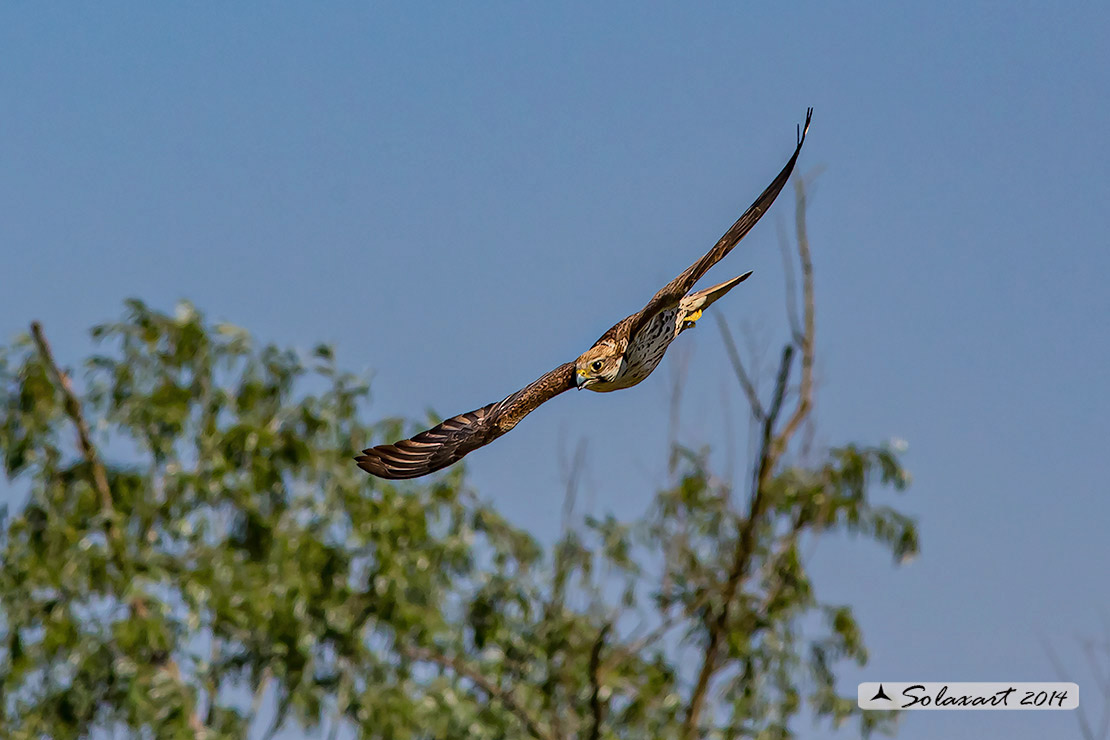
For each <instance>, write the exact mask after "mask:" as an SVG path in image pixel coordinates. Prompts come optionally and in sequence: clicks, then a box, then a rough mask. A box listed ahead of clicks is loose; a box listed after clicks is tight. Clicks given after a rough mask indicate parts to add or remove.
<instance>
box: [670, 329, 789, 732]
mask: <svg viewBox="0 0 1110 740" xmlns="http://www.w3.org/2000/svg"><path fill="white" fill-rule="evenodd" d="M793 357H794V347H793V346H792V345H789V344H788V345H786V346H785V347H784V348H783V351H782V360H781V362H780V363H779V372H778V378H777V379H776V381H775V393H774V395H773V396H772V399H771V405H770V407H769V408H768V410H767V415H766V417H765V418H764V420H763V442H762V444H761V445H760V453H759V463H758V465H757V466H756V469H755V481H754V483H753V485H752V493H751V499H750V502H749V505H748V516H747V519H746V520H745V521H744V523H743V524H742V525H741V527H740V532H739V533H738V536H737V538H736V551H735V554H734V555H733V560H732V567H731V569H730V570H729V574H728V580H726V581H725V584H724V587H723V588H722V590H721V606H720V611H718V612H717V616H716V618H715V619H713V620H712V621H710V622H709V623H708V628H709V639H708V640H707V641H706V646H705V656H704V657H703V658H702V665H701V670H700V671H699V672H698V680H697V683H696V684H695V685H694V691H693V693H692V694H691V695H690V704H689V706H688V707H687V711H686V720H685V722H684V723H683V737H685V738H687V740H692V738H694V737H696V736H697V727H698V719H699V717H700V715H701V710H702V707H703V706H704V705H705V700H706V695H707V693H708V690H709V681H710V679H711V678H712V677H713V673H714V671H716V669H717V660H718V657H719V653H720V646H721V641H722V639H723V638H724V633H725V629H726V628H727V627H728V620H729V615H730V612H731V610H732V601H733V599H734V598H735V597H736V591H737V589H738V588H739V587H740V583H741V581H743V580H744V578H745V577H746V576H747V573H748V568H749V567H750V565H751V560H752V554H753V552H754V549H755V532H756V529H757V528H758V525H759V524H760V523H761V521H762V520H763V516H764V512H765V510H766V507H767V496H766V491H767V483H768V481H769V479H770V476H771V471H772V470H773V469H774V465H775V462H776V461H777V459H778V457H779V455H780V454H781V447H780V445H779V444H778V443H779V441H780V439H781V437H776V436H774V428H775V423H776V422H777V421H778V416H779V413H780V412H781V411H782V402H783V398H784V397H785V396H786V382H787V380H788V379H789V376H790V365H791V360H792V359H793Z"/></svg>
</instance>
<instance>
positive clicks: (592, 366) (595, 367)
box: [590, 360, 602, 373]
mask: <svg viewBox="0 0 1110 740" xmlns="http://www.w3.org/2000/svg"><path fill="white" fill-rule="evenodd" d="M601 364H602V363H601V360H594V361H593V362H591V363H590V369H591V370H593V371H594V372H595V373H598V372H601Z"/></svg>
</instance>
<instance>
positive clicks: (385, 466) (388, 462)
mask: <svg viewBox="0 0 1110 740" xmlns="http://www.w3.org/2000/svg"><path fill="white" fill-rule="evenodd" d="M573 387H574V363H573V362H568V363H566V364H563V365H560V366H559V367H557V368H555V369H554V370H552V371H551V372H549V373H547V374H546V375H544V376H543V377H541V378H539V379H538V380H535V381H533V382H532V383H529V384H528V385H527V386H526V387H524V388H522V389H521V390H519V391H517V392H516V393H514V394H512V395H511V396H508V397H507V398H505V399H503V400H501V401H498V402H497V403H491V404H489V405H488V406H483V407H482V408H480V409H478V410H476V411H471V412H469V413H466V414H459V415H458V416H454V417H451V418H450V419H448V420H447V421H445V422H443V423H442V424H437V425H436V426H434V427H432V428H431V429H428V430H426V431H423V432H421V433H420V434H418V435H416V436H415V437H413V438H412V439H403V440H401V441H400V442H397V443H395V444H391V445H378V446H377V447H371V448H370V449H368V450H363V451H362V454H361V455H360V456H358V457H356V458H355V461H356V462H357V463H358V466H359V467H360V468H362V469H363V470H365V471H366V472H367V473H370V474H371V475H376V476H378V477H379V478H391V479H399V478H419V477H420V476H422V475H427V474H428V473H433V472H435V471H437V470H439V469H440V468H445V467H447V466H448V465H450V464H451V463H453V462H457V461H458V460H460V459H462V457H463V456H464V455H466V454H468V453H470V452H472V451H473V450H476V449H478V448H479V447H481V446H483V445H488V444H489V443H490V442H492V441H493V440H495V439H497V438H498V437H500V436H501V435H502V434H504V433H505V432H507V431H509V430H510V429H512V428H513V427H515V426H516V425H517V423H518V422H519V421H520V420H521V419H523V418H524V417H525V416H527V415H528V414H530V413H531V412H532V411H534V410H535V409H536V407H538V406H539V405H540V404H541V403H543V402H544V401H547V400H549V399H552V398H554V397H555V396H557V395H559V394H560V393H562V392H563V391H567V390H570V389H571V388H573Z"/></svg>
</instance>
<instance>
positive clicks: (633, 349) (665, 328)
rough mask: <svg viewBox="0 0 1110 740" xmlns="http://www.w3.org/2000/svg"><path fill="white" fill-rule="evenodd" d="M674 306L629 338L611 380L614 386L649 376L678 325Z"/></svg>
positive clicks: (622, 385)
mask: <svg viewBox="0 0 1110 740" xmlns="http://www.w3.org/2000/svg"><path fill="white" fill-rule="evenodd" d="M678 311H679V309H678V307H675V308H669V309H667V310H665V311H660V312H659V313H657V314H655V318H653V319H652V320H651V321H650V322H648V324H647V325H646V326H645V327H644V328H643V329H641V330H640V331H639V332H638V333H637V334H636V336H634V337H632V341H631V343H630V344H629V345H628V349H626V350H625V352H624V362H623V363H622V364H621V370H620V373H618V374H617V377H616V380H614V381H613V384H612V385H613V387H614V389H615V388H628V387H629V386H633V385H636V384H637V383H639V382H640V381H641V380H643V379H644V378H646V377H647V376H649V375H651V371H652V370H654V369H655V368H656V366H657V365H658V364H659V361H660V360H662V359H663V355H664V354H665V353H666V351H667V347H668V346H670V344H671V342H673V341H674V338H675V337H676V336H678V333H679V331H680V328H679V327H678V326H677V325H676V320H675V319H676V317H677V316H678Z"/></svg>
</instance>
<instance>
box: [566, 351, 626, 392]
mask: <svg viewBox="0 0 1110 740" xmlns="http://www.w3.org/2000/svg"><path fill="white" fill-rule="evenodd" d="M623 360H624V354H623V353H622V352H621V351H620V350H619V349H618V348H617V346H616V344H614V343H613V342H611V341H608V340H604V341H600V342H598V343H597V344H595V345H594V346H592V347H590V348H589V349H588V350H586V351H585V352H584V353H582V355H581V356H580V357H579V358H578V359H577V360H576V361H575V363H574V381H575V384H576V385H577V386H578V390H582V389H583V388H589V387H590V386H593V385H597V384H598V383H600V384H602V385H605V384H607V383H612V382H613V381H614V380H616V378H617V374H618V373H619V372H620V369H621V362H622V361H623ZM594 390H600V389H598V388H595V389H594Z"/></svg>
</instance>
